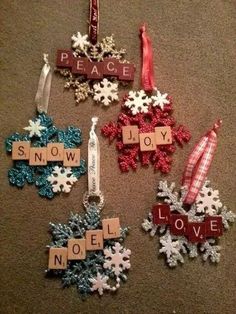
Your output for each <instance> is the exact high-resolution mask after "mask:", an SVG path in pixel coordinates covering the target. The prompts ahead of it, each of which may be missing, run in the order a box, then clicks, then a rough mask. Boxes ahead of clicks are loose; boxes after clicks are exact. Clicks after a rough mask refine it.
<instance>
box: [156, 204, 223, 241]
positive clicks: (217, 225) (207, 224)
mask: <svg viewBox="0 0 236 314" xmlns="http://www.w3.org/2000/svg"><path fill="white" fill-rule="evenodd" d="M152 215H153V223H154V224H155V225H170V232H171V234H173V235H176V236H181V235H184V236H186V237H187V238H188V239H189V241H190V242H192V243H202V242H205V241H206V238H207V237H219V236H221V235H222V234H223V224H222V217H220V216H207V217H206V218H205V220H204V222H189V221H188V216H187V215H181V214H171V212H170V206H169V205H167V204H156V205H154V206H153V208H152Z"/></svg>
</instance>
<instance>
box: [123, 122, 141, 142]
mask: <svg viewBox="0 0 236 314" xmlns="http://www.w3.org/2000/svg"><path fill="white" fill-rule="evenodd" d="M122 138H123V143H124V144H137V143H139V129H138V127H137V125H127V126H122Z"/></svg>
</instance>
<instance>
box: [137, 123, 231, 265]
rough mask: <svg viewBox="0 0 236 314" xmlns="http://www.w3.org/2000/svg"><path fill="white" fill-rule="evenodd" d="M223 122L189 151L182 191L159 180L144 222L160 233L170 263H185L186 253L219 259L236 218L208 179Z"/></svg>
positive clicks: (216, 125) (163, 249) (190, 256)
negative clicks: (155, 197)
mask: <svg viewBox="0 0 236 314" xmlns="http://www.w3.org/2000/svg"><path fill="white" fill-rule="evenodd" d="M220 124H221V122H217V123H216V124H215V125H214V127H213V129H212V130H210V131H208V132H207V133H206V135H205V136H203V137H202V139H201V140H200V141H199V143H198V144H197V145H196V146H195V148H194V150H193V152H192V153H191V154H190V157H189V160H188V163H187V166H186V168H185V172H184V176H183V186H182V187H181V188H180V190H179V191H176V190H175V183H171V184H170V185H169V184H168V183H167V181H160V182H159V185H158V193H157V200H158V201H159V202H158V203H157V204H155V205H154V206H153V208H152V211H150V213H149V214H148V218H147V219H144V221H143V223H142V228H143V229H144V230H145V231H146V232H149V233H150V235H151V236H152V237H154V236H155V235H158V236H159V243H160V249H159V252H160V253H161V254H164V255H165V257H166V262H167V264H168V266H169V267H176V266H177V265H179V264H182V263H184V261H185V257H186V256H188V257H189V258H196V257H197V256H198V255H199V256H201V257H202V259H203V261H207V260H210V261H211V262H212V263H218V262H219V261H220V255H221V253H220V250H221V247H220V245H219V242H220V240H219V239H220V237H222V236H223V233H224V231H226V230H227V229H229V228H230V225H231V224H232V223H233V222H234V220H235V218H236V215H235V214H234V213H233V212H232V211H230V210H228V209H227V207H226V206H225V205H223V204H222V202H221V200H220V198H219V192H218V191H217V190H214V189H213V188H212V187H211V183H210V181H209V180H207V179H206V175H207V173H208V170H209V166H210V164H211V161H212V158H213V154H214V151H215V149H216V143H217V140H216V139H217V134H216V133H217V132H216V131H217V129H218V128H219V126H220Z"/></svg>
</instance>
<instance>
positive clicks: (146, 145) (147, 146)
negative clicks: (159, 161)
mask: <svg viewBox="0 0 236 314" xmlns="http://www.w3.org/2000/svg"><path fill="white" fill-rule="evenodd" d="M139 141H140V149H141V151H142V152H147V151H152V150H156V141H155V133H154V132H150V133H139Z"/></svg>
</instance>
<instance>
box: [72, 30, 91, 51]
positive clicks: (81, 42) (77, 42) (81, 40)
mask: <svg viewBox="0 0 236 314" xmlns="http://www.w3.org/2000/svg"><path fill="white" fill-rule="evenodd" d="M71 39H72V41H73V44H72V47H73V48H80V49H81V50H84V48H85V47H86V46H88V45H89V41H87V39H88V35H81V33H80V32H77V34H76V35H73V36H72V37H71Z"/></svg>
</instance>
